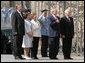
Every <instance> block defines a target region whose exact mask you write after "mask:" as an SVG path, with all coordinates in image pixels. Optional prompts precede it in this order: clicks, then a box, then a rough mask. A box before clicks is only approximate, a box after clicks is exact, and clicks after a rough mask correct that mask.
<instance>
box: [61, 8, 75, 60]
mask: <svg viewBox="0 0 85 63" xmlns="http://www.w3.org/2000/svg"><path fill="white" fill-rule="evenodd" d="M70 15H71V11H70V9H66V10H65V16H64V17H62V18H61V21H60V28H61V35H62V39H63V40H62V42H63V55H64V59H72V58H71V57H70V54H71V45H72V38H73V36H74V24H73V18H72V17H70Z"/></svg>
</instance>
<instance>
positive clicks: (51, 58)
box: [50, 58, 58, 60]
mask: <svg viewBox="0 0 85 63" xmlns="http://www.w3.org/2000/svg"><path fill="white" fill-rule="evenodd" d="M50 59H52V60H58V58H50Z"/></svg>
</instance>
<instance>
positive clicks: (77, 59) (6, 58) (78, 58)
mask: <svg viewBox="0 0 85 63" xmlns="http://www.w3.org/2000/svg"><path fill="white" fill-rule="evenodd" d="M22 56H23V55H22ZM57 57H58V58H59V60H50V59H49V57H41V55H40V54H38V58H39V60H33V59H32V60H15V59H14V57H13V55H6V54H2V55H1V62H84V56H78V55H76V54H71V57H72V58H74V59H73V60H65V59H63V55H62V53H59V54H58V56H57Z"/></svg>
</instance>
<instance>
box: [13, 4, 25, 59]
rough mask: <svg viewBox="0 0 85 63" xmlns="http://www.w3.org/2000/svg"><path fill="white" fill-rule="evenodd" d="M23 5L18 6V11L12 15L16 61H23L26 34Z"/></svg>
mask: <svg viewBox="0 0 85 63" xmlns="http://www.w3.org/2000/svg"><path fill="white" fill-rule="evenodd" d="M21 11H22V5H21V4H19V5H17V11H16V12H14V13H13V14H12V39H13V54H14V57H15V59H23V58H22V56H21V54H22V40H23V35H24V34H25V28H24V18H23V16H22V12H21Z"/></svg>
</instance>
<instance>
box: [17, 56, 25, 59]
mask: <svg viewBox="0 0 85 63" xmlns="http://www.w3.org/2000/svg"><path fill="white" fill-rule="evenodd" d="M15 59H25V58H22V57H19V56H16V57H15Z"/></svg>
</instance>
